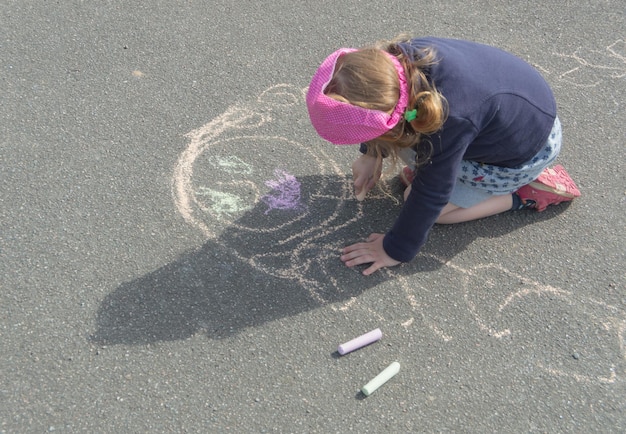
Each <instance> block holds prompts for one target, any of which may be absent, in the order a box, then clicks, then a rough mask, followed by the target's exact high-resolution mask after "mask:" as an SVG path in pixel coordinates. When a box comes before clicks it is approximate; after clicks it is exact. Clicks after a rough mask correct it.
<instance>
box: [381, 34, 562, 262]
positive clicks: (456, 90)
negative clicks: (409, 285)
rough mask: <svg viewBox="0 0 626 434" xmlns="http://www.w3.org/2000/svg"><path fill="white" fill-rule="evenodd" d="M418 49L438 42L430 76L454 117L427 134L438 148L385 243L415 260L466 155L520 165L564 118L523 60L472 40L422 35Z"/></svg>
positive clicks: (397, 255) (405, 258)
mask: <svg viewBox="0 0 626 434" xmlns="http://www.w3.org/2000/svg"><path fill="white" fill-rule="evenodd" d="M410 46H411V47H413V48H414V49H420V48H424V47H433V48H434V49H435V50H436V53H437V58H438V62H437V63H436V64H435V65H433V66H432V67H431V68H430V71H429V80H430V81H432V83H434V85H435V86H436V88H437V90H438V91H439V92H440V93H441V94H442V95H443V96H445V98H446V99H447V101H448V105H449V114H448V118H447V120H446V122H445V123H444V125H443V128H442V129H441V130H440V131H438V132H437V133H435V134H432V135H430V136H428V137H426V139H427V140H430V141H431V143H432V145H433V154H432V156H431V159H430V162H429V163H428V164H426V165H424V166H421V167H420V168H419V170H418V173H417V176H416V177H415V179H414V181H413V184H412V190H411V194H410V195H409V197H408V199H407V201H406V202H405V204H404V205H403V207H402V210H401V212H400V215H399V216H398V218H397V220H396V222H395V224H394V226H393V228H392V229H391V230H390V231H389V232H388V233H387V234H386V236H385V239H384V243H383V246H384V248H385V251H386V252H387V254H388V255H389V256H391V257H392V258H394V259H396V260H398V261H402V262H408V261H410V260H411V259H413V258H414V257H415V255H416V254H417V253H418V251H419V249H420V248H421V247H422V245H423V244H424V243H425V242H426V239H427V237H428V232H429V231H430V229H431V228H432V226H433V225H434V223H435V220H436V219H437V217H438V216H439V214H440V212H441V210H442V209H443V207H444V206H445V205H446V204H447V203H448V201H449V199H450V195H451V193H452V189H453V187H454V184H455V182H456V177H457V171H458V168H459V165H460V162H461V160H462V159H463V160H473V161H480V162H482V163H488V164H493V165H497V166H503V167H515V166H517V165H520V164H521V163H524V162H526V161H528V160H530V159H531V158H532V157H533V156H534V155H535V154H536V153H538V152H539V151H540V150H541V148H542V147H543V145H544V143H545V141H546V140H547V138H548V135H549V134H550V130H551V129H552V125H553V124H554V120H555V118H556V102H555V100H554V96H553V94H552V91H551V90H550V87H549V86H548V84H547V83H546V81H545V80H544V79H543V78H542V77H541V75H540V74H539V73H538V72H537V71H536V70H535V69H534V68H533V67H532V66H530V65H529V64H528V63H526V62H525V61H523V60H522V59H520V58H518V57H516V56H514V55H512V54H509V53H507V52H504V51H502V50H500V49H498V48H494V47H490V46H486V45H482V44H477V43H474V42H469V41H462V40H452V39H441V38H419V39H414V40H412V41H410Z"/></svg>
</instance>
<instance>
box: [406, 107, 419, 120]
mask: <svg viewBox="0 0 626 434" xmlns="http://www.w3.org/2000/svg"><path fill="white" fill-rule="evenodd" d="M415 118H417V109H413V110H407V111H405V112H404V120H405V121H407V122H411V121H414V120H415Z"/></svg>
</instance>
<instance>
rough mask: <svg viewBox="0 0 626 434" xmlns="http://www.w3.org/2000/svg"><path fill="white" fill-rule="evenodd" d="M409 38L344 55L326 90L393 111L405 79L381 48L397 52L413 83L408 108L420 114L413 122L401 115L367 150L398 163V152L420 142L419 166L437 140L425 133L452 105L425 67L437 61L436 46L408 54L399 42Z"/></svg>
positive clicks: (341, 97)
mask: <svg viewBox="0 0 626 434" xmlns="http://www.w3.org/2000/svg"><path fill="white" fill-rule="evenodd" d="M408 39H409V38H408V37H407V36H406V35H400V36H398V37H397V38H395V39H394V40H391V41H380V42H378V43H376V44H375V45H374V46H371V47H365V48H363V49H360V50H358V51H354V52H352V53H347V54H345V55H343V56H341V57H340V58H339V61H338V62H337V66H336V68H335V73H334V74H333V78H332V80H331V81H330V83H329V84H328V86H327V87H326V91H325V93H326V94H327V95H328V96H329V97H331V98H334V99H337V100H339V101H342V102H346V103H349V104H352V105H356V106H360V107H364V108H368V109H372V110H381V111H384V112H387V113H389V114H391V113H392V112H393V110H394V108H395V106H396V104H397V103H398V97H399V95H400V82H399V80H398V75H397V72H396V69H395V67H394V65H393V63H392V62H391V60H389V58H387V56H386V55H385V54H384V53H383V52H382V51H381V50H383V51H387V52H388V53H390V54H392V55H394V56H396V57H397V58H398V60H399V61H400V64H401V65H402V66H403V67H404V70H405V74H406V81H407V85H408V87H409V89H408V93H409V101H408V106H407V110H412V109H416V110H417V117H416V118H415V119H414V120H412V121H410V122H409V121H405V120H404V119H401V120H400V122H398V124H397V125H396V126H395V127H393V128H392V129H391V130H389V131H388V132H387V133H385V134H383V135H382V136H380V137H378V138H376V139H374V140H371V141H369V142H367V149H368V154H369V155H372V156H376V157H377V156H379V155H384V156H391V157H392V159H393V161H396V159H397V152H398V150H400V149H403V148H409V147H412V146H414V145H419V146H418V147H417V148H418V157H417V158H416V160H417V161H416V164H417V165H421V164H424V163H425V162H426V161H427V160H428V158H429V157H430V155H431V154H432V144H431V143H430V142H429V141H427V140H423V139H424V136H425V135H430V134H433V133H435V132H437V131H438V130H440V129H441V127H442V125H443V123H444V122H445V120H446V117H447V112H448V106H447V101H446V99H445V97H444V96H443V95H441V94H440V93H439V92H438V91H437V89H436V87H435V85H434V83H430V82H429V81H428V78H427V77H426V72H425V71H426V70H427V69H428V68H429V67H430V66H431V65H433V64H435V63H437V57H436V52H435V50H434V49H432V48H426V49H423V50H420V51H419V53H420V56H419V57H418V58H408V57H407V53H405V52H404V51H403V50H402V49H401V48H400V46H399V43H400V42H405V41H407V40H408Z"/></svg>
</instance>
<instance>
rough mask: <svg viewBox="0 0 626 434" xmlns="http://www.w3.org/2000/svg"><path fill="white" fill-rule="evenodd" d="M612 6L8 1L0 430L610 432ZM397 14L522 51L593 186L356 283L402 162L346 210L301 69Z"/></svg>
mask: <svg viewBox="0 0 626 434" xmlns="http://www.w3.org/2000/svg"><path fill="white" fill-rule="evenodd" d="M625 11H626V8H625V7H624V2H623V0H607V1H591V2H565V1H559V2H544V1H541V2H540V1H530V2H514V1H507V2H497V1H493V2H491V1H471V0H470V1H462V2H461V1H451V2H431V1H423V2H414V1H411V2H408V1H397V0H390V1H386V2H374V1H356V0H350V1H344V2H330V1H325V0H324V1H310V2H291V1H285V0H278V1H274V2H258V1H248V0H242V1H237V2H235V1H211V2H202V1H193V0H188V1H182V0H181V1H172V2H167V1H163V0H155V1H150V2H128V1H118V0H111V1H94V2H86V1H85V2H83V1H78V0H76V1H63V0H61V1H58V2H51V1H47V2H37V1H5V2H3V3H2V5H0V58H1V59H2V63H1V66H0V80H1V82H2V93H1V95H2V104H1V106H0V116H1V119H2V122H1V128H2V134H1V136H0V138H1V140H2V152H1V153H0V170H1V172H0V173H1V182H2V188H1V192H0V222H1V228H0V344H1V351H0V371H1V376H0V432H2V433H5V432H6V433H41V432H51V431H56V432H89V433H120V432H203V433H209V432H210V433H218V432H241V433H247V432H251V433H252V432H280V433H291V432H293V433H300V432H307V433H313V432H317V433H331V432H370V433H405V432H480V433H486V432H494V433H503V432H603V433H609V432H623V431H624V429H625V427H626V404H625V403H626V288H625V284H626V274H625V271H624V270H625V265H626V261H625V247H624V246H625V245H626V236H625V235H626V231H625V229H626V224H625V223H626V220H625V217H624V214H625V211H626V176H625V175H624V173H625V172H626V166H625V158H624V156H625V152H624V151H625V149H626V148H625V133H624V125H625V124H626V122H625V121H626V116H625V110H624V107H625V105H624V101H626V42H625V41H626V31H625V23H626V19H625V18H626V16H625ZM404 31H407V32H410V33H411V34H413V35H415V36H419V35H436V36H444V37H455V38H464V39H471V40H475V41H478V42H483V43H487V44H491V45H495V46H499V47H501V48H504V49H506V50H508V51H511V52H513V53H515V54H517V55H518V56H520V57H522V58H524V59H526V60H527V61H528V62H530V63H531V64H533V65H535V66H536V67H537V68H538V69H539V70H540V71H541V72H542V73H543V74H544V76H545V77H546V78H547V80H548V81H549V82H550V84H551V85H552V86H553V88H554V92H555V94H556V97H557V100H558V105H559V115H560V118H561V121H562V123H563V128H564V148H563V151H562V153H561V156H560V157H559V163H561V164H563V165H564V166H565V167H566V168H567V170H568V171H569V173H570V174H571V175H572V176H573V177H574V178H575V180H576V181H577V183H578V185H579V187H580V189H581V191H582V193H583V197H582V198H581V199H579V200H576V201H575V202H573V203H571V204H569V205H561V206H556V207H551V208H550V209H548V210H546V211H545V212H543V213H535V212H531V211H528V212H517V213H507V214H502V215H499V216H496V217H492V218H488V219H484V220H481V221H477V222H472V223H466V224H461V225H455V226H445V227H443V226H441V227H439V226H438V227H436V228H435V229H434V230H433V231H432V233H431V235H430V239H429V241H428V244H427V245H426V246H425V248H424V249H423V251H422V252H421V253H420V255H419V256H418V257H417V258H416V259H415V260H414V261H413V262H411V263H410V264H405V265H403V266H401V267H398V268H394V269H390V270H387V271H384V272H380V273H377V274H376V275H374V276H371V277H369V278H366V277H364V276H362V275H361V274H360V271H361V270H362V269H358V270H351V269H347V268H346V267H344V266H343V265H342V264H341V262H340V261H339V258H338V255H339V250H340V249H341V247H342V246H344V245H347V244H349V243H352V242H355V241H358V240H361V239H364V238H365V237H366V236H367V235H368V234H369V233H371V232H384V231H386V230H387V229H388V228H389V227H390V225H391V224H392V222H393V220H394V216H395V215H396V214H397V212H398V210H399V206H400V205H399V202H398V200H399V198H400V189H399V186H398V183H397V179H396V178H395V177H394V173H388V174H386V175H385V180H384V182H381V186H380V188H377V189H376V190H375V191H373V192H372V193H371V194H370V196H369V197H368V199H367V200H366V201H365V202H363V203H357V202H356V201H355V200H354V197H353V196H352V193H351V191H350V176H351V175H350V163H351V161H352V159H353V158H354V156H355V155H356V153H357V151H356V149H355V148H354V147H333V146H332V145H330V144H328V143H325V142H323V141H322V140H321V139H320V138H319V137H318V136H317V135H316V134H315V132H314V131H313V129H312V128H311V126H310V125H309V123H308V119H307V116H306V110H305V106H304V102H303V90H304V89H305V88H306V86H307V85H308V82H309V79H310V77H311V75H312V74H313V72H314V71H315V68H316V67H317V66H318V64H319V63H320V62H321V60H322V59H323V58H324V57H325V56H326V55H328V54H329V53H330V52H332V51H334V50H335V49H336V48H338V47H341V46H353V47H359V46H363V45H367V44H370V43H372V42H374V41H376V40H378V39H385V38H391V37H393V36H395V35H396V34H398V33H400V32H404ZM199 144H201V145H202V146H200V145H199ZM278 187H280V188H278ZM279 189H283V190H282V191H283V192H285V194H286V195H285V196H284V197H278V196H277V191H278V190H279ZM274 199H275V200H274ZM279 199H282V200H284V201H286V202H283V203H282V205H281V204H280V203H278V202H276V201H277V200H279ZM273 200H274V201H273ZM375 328H380V329H381V330H382V332H383V338H382V339H381V340H380V341H379V342H376V343H374V344H372V345H370V346H368V347H366V348H362V349H360V350H358V351H356V352H353V353H350V354H348V355H345V356H342V357H340V356H338V354H337V353H336V349H337V345H339V344H340V343H343V342H345V341H347V340H349V339H352V338H354V337H356V336H358V335H360V334H362V333H365V332H368V331H370V330H372V329H375ZM393 361H398V362H399V363H400V365H401V370H400V372H399V373H398V375H396V376H395V377H394V378H393V379H391V380H390V381H389V382H388V383H387V384H385V385H384V386H382V387H381V388H380V389H379V390H377V391H376V392H375V393H373V394H372V395H370V396H369V397H367V398H366V397H364V396H363V395H362V394H361V393H360V392H359V389H360V388H361V387H362V386H363V385H364V384H365V383H367V382H368V381H369V380H370V379H371V378H373V377H374V376H375V375H376V374H378V372H380V371H381V370H383V369H384V368H385V367H386V366H388V365H389V364H390V363H391V362H393Z"/></svg>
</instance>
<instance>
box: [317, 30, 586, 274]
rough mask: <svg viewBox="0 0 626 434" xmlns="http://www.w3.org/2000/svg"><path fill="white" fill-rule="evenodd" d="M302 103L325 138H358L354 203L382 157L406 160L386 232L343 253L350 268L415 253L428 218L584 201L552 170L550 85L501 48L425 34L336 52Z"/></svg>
mask: <svg viewBox="0 0 626 434" xmlns="http://www.w3.org/2000/svg"><path fill="white" fill-rule="evenodd" d="M306 102H307V108H308V110H309V117H310V119H311V123H312V124H313V127H314V128H315V129H316V131H317V132H318V134H319V135H320V136H321V137H322V138H324V139H326V140H328V141H330V142H331V143H334V144H338V145H339V144H358V143H360V144H361V152H362V155H361V156H360V157H359V158H357V160H356V161H355V162H354V163H353V165H352V170H353V178H354V188H355V193H356V195H357V198H359V199H362V198H363V197H364V196H365V195H366V194H367V192H368V191H369V190H370V189H372V188H373V187H374V185H375V184H376V182H377V181H378V179H379V178H380V175H381V166H382V158H383V157H390V158H391V159H392V160H394V161H395V160H396V159H397V158H400V159H402V160H404V161H405V162H406V163H407V167H405V168H404V170H403V171H402V178H403V180H404V181H405V183H406V184H407V188H406V191H405V194H404V198H405V201H404V205H403V207H402V210H401V212H400V215H399V216H398V218H397V220H396V222H395V224H394V225H393V227H392V228H391V230H390V231H388V232H387V233H386V234H384V235H383V234H371V235H370V236H369V237H368V239H367V240H366V242H363V243H357V244H354V245H351V246H348V247H346V248H345V249H344V250H343V252H342V255H341V260H342V261H343V262H344V263H345V264H346V265H347V266H349V267H352V266H355V265H360V264H366V263H368V264H371V265H370V266H369V267H368V268H366V269H365V270H364V272H363V274H365V275H369V274H371V273H373V272H375V271H376V270H378V269H380V268H382V267H387V266H394V265H397V264H399V263H401V262H408V261H410V260H411V259H413V257H414V256H415V255H416V254H417V252H418V251H419V249H420V248H421V247H422V245H423V244H424V243H425V241H426V238H427V235H428V232H429V231H430V229H431V227H432V226H433V225H434V223H459V222H465V221H469V220H474V219H479V218H482V217H487V216H490V215H494V214H498V213H501V212H504V211H508V210H517V209H524V208H533V209H535V210H537V211H543V210H544V209H545V208H546V207H547V206H548V205H551V204H557V203H560V202H563V201H568V200H572V199H573V198H574V197H577V196H580V192H579V191H578V189H577V187H576V185H575V184H574V182H573V181H572V179H571V178H570V177H569V175H568V174H567V172H566V171H565V170H564V169H563V168H562V167H561V166H556V167H554V168H553V169H549V168H548V166H549V165H550V164H551V163H552V162H553V161H554V160H555V159H556V157H557V155H558V153H559V150H560V147H561V125H560V123H559V120H558V118H557V115H556V102H555V100H554V96H553V94H552V91H551V90H550V87H549V86H548V84H547V83H546V81H545V80H544V79H543V78H542V77H541V76H540V74H539V73H538V72H537V71H536V70H535V69H534V68H532V67H531V66H530V65H528V64H527V63H526V62H524V61H523V60H521V59H519V58H517V57H515V56H513V55H512V54H509V53H506V52H504V51H501V50H499V49H497V48H493V47H489V46H485V45H481V44H477V43H473V42H468V41H462V40H452V39H441V38H432V37H429V38H419V39H412V40H407V39H404V40H403V39H400V38H399V39H397V40H396V41H391V42H382V43H379V44H377V45H376V46H375V47H371V48H364V49H360V50H355V49H340V50H337V51H336V52H334V53H333V54H331V55H330V56H329V57H328V58H326V60H325V61H324V62H323V63H322V65H321V66H320V67H319V69H318V70H317V71H316V73H315V75H314V76H313V79H312V81H311V84H310V86H309V90H308V92H307V98H306Z"/></svg>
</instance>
